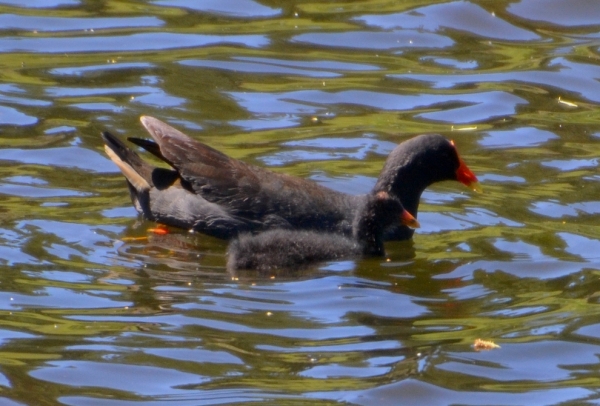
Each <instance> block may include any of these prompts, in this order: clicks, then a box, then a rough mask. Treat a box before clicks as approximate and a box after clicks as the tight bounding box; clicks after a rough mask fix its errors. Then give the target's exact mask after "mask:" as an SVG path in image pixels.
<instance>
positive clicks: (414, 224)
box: [400, 210, 421, 228]
mask: <svg viewBox="0 0 600 406" xmlns="http://www.w3.org/2000/svg"><path fill="white" fill-rule="evenodd" d="M400 223H401V224H403V225H405V226H407V227H410V228H419V227H421V224H419V222H418V221H417V219H416V218H414V217H413V215H412V214H410V213H409V212H407V211H406V210H403V211H402V213H401V214H400Z"/></svg>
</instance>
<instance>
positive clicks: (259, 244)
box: [227, 191, 419, 271]
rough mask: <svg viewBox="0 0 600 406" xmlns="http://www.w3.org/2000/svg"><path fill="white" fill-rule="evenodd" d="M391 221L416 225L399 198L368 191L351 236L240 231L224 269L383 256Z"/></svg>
mask: <svg viewBox="0 0 600 406" xmlns="http://www.w3.org/2000/svg"><path fill="white" fill-rule="evenodd" d="M390 224H402V225H405V226H408V227H411V228H416V227H419V223H418V222H417V220H416V219H415V218H414V217H413V216H412V215H411V214H410V213H408V212H407V211H406V210H405V209H404V208H403V207H402V203H400V200H398V199H397V198H395V197H391V196H390V195H389V194H388V193H387V192H383V191H381V192H377V193H375V194H369V195H367V198H366V201H365V202H364V205H363V206H362V207H361V208H360V209H359V210H358V212H357V214H356V218H355V219H354V222H353V225H352V238H349V237H346V236H343V235H340V234H334V233H329V232H322V231H312V230H283V229H276V230H269V231H265V232H263V233H260V234H257V235H252V234H240V235H239V236H238V238H236V239H234V240H232V242H231V243H230V244H229V248H228V250H227V254H228V257H227V269H228V270H237V269H255V270H259V271H267V270H271V269H280V268H283V269H294V268H300V267H304V266H306V265H309V264H311V263H314V262H323V261H331V260H338V259H344V258H348V257H359V256H361V255H364V256H383V255H384V254H385V252H384V246H383V234H384V232H385V229H386V228H387V227H388V226H389V225H390Z"/></svg>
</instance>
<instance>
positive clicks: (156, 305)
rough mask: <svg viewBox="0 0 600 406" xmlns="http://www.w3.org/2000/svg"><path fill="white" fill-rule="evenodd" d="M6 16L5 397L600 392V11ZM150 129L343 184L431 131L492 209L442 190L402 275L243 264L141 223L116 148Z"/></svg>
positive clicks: (433, 399)
mask: <svg viewBox="0 0 600 406" xmlns="http://www.w3.org/2000/svg"><path fill="white" fill-rule="evenodd" d="M0 11H1V14H0V54H1V55H2V59H1V60H2V63H1V65H2V70H1V72H2V81H1V82H0V126H1V129H2V136H1V138H0V140H1V142H2V148H0V196H1V198H2V202H3V203H2V205H1V206H0V211H1V213H2V220H3V221H2V223H1V224H0V264H1V266H2V267H3V272H2V273H1V274H0V344H1V345H2V347H1V348H0V359H1V360H2V361H1V365H2V367H1V368H0V388H1V389H2V390H1V393H0V403H2V404H6V405H25V404H27V405H33V404H36V405H38V404H48V405H54V404H57V403H58V404H65V405H100V404H102V405H119V406H121V405H133V404H140V403H142V402H143V403H144V404H156V405H158V404H165V402H167V401H168V402H169V404H173V405H203V404H206V405H208V404H238V403H240V404H241V403H258V404H263V403H264V402H266V401H271V402H272V403H273V404H287V405H300V404H306V405H317V404H323V405H325V404H356V405H373V404H377V405H396V404H410V405H417V404H422V405H447V404H464V405H484V404H489V405H492V404H493V405H499V404H502V405H550V404H596V403H598V402H600V395H599V393H598V392H599V390H600V378H599V376H598V368H599V363H598V356H597V354H598V353H600V322H599V320H600V308H597V307H596V306H598V305H600V299H599V295H598V292H599V291H600V281H599V279H598V276H599V269H600V239H599V237H600V233H599V232H598V231H597V229H596V223H597V220H598V216H599V215H600V200H599V198H598V196H599V193H598V189H599V188H600V186H599V182H600V176H599V175H598V174H597V170H598V166H599V159H600V158H599V157H600V108H599V107H598V104H599V103H600V62H599V60H600V23H599V21H600V20H599V19H598V16H600V3H598V2H594V1H588V0H544V1H542V0H520V1H516V2H515V1H511V2H509V1H495V2H484V1H473V2H466V1H450V2H435V1H429V2H422V1H421V2H419V1H405V2H389V1H381V0H376V1H369V2H346V3H344V2H316V1H315V2H312V3H311V2H298V3H294V2H268V1H261V2H258V1H253V0H237V1H199V2H194V1H189V0H176V1H158V0H157V1H143V2H122V1H114V0H106V1H102V2H94V1H88V0H51V1H49V0H28V1H22V0H18V1H17V0H0ZM142 114H147V115H151V116H155V117H157V118H159V119H161V120H163V121H166V122H168V123H170V124H172V125H174V126H176V127H177V128H180V129H182V130H183V131H185V132H187V133H188V134H190V135H192V136H193V137H195V138H196V139H199V140H202V141H204V142H207V143H209V144H210V145H212V146H214V147H215V148H217V149H219V150H221V151H223V152H226V153H227V154H230V155H232V156H234V157H236V158H240V159H243V160H245V161H247V162H251V163H254V164H258V165H261V166H265V167H269V168H271V169H273V170H276V171H279V172H285V173H290V174H294V175H297V176H302V177H306V178H310V179H312V180H314V181H316V182H319V183H321V184H323V185H326V186H328V187H331V188H333V189H336V190H340V191H345V192H351V193H364V192H366V191H368V190H369V189H370V188H371V187H372V186H373V184H374V182H375V179H376V177H377V175H378V173H379V171H380V169H381V167H382V164H383V161H384V160H385V158H386V156H387V154H388V153H389V152H390V151H391V150H392V149H393V148H394V146H395V145H396V144H397V143H399V142H401V141H402V140H405V139H407V138H409V137H411V136H413V135H416V134H419V133H425V132H438V133H442V134H444V135H446V136H447V137H449V138H452V139H454V140H455V142H456V145H457V146H458V148H459V150H460V152H461V155H462V156H463V158H464V159H465V161H466V162H467V163H468V164H469V166H470V167H471V168H472V169H473V170H474V171H475V172H476V173H477V175H478V176H479V178H480V180H481V181H482V183H483V187H484V193H483V194H474V193H472V192H470V191H469V190H466V189H464V188H463V187H461V186H460V185H459V184H453V183H443V184H438V185H435V186H434V187H432V188H430V189H428V190H427V191H426V192H425V193H424V195H423V198H422V202H421V207H420V212H419V220H420V222H421V224H422V228H421V229H419V230H418V231H417V233H416V235H415V237H414V239H413V241H411V242H390V243H388V244H387V245H386V249H387V253H388V258H387V259H386V260H380V259H365V260H362V261H339V262H332V263H327V264H321V265H319V266H316V267H313V268H309V269H306V270H302V271H294V272H291V271H279V272H268V273H257V272H235V273H230V272H227V271H226V270H225V250H226V242H224V241H220V240H216V239H213V238H209V237H206V236H202V235H198V234H188V233H186V232H182V231H177V230H171V232H170V233H169V234H167V235H164V236H162V235H153V234H152V233H148V231H147V230H148V228H151V227H153V224H152V223H150V222H146V221H143V220H142V219H140V218H139V217H138V216H137V215H136V213H135V211H134V209H133V208H132V207H131V203H130V200H129V197H128V192H127V188H126V185H125V182H124V179H123V177H122V176H121V174H120V173H119V171H118V169H117V168H116V167H115V166H114V165H113V163H112V162H110V160H108V158H107V157H106V156H105V155H104V153H103V148H102V141H101V139H100V137H99V133H100V131H102V130H105V129H108V130H110V131H112V132H115V133H117V134H119V135H125V134H127V135H136V136H142V135H144V134H143V133H144V132H143V130H142V128H141V125H140V124H139V121H138V118H139V116H140V115H142ZM148 159H150V158H148ZM596 286H598V288H596ZM477 338H482V339H486V340H491V341H493V342H495V343H496V344H498V345H500V348H497V349H493V350H488V351H476V349H475V348H474V346H473V343H474V340H475V339H477Z"/></svg>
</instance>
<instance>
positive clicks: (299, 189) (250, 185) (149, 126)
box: [102, 116, 478, 240]
mask: <svg viewBox="0 0 600 406" xmlns="http://www.w3.org/2000/svg"><path fill="white" fill-rule="evenodd" d="M140 120H141V122H142V124H143V126H144V127H145V128H146V130H148V132H149V133H150V135H151V136H152V138H153V139H154V141H150V140H144V139H139V138H129V140H130V141H131V142H133V143H134V144H136V145H139V146H141V147H142V148H144V149H146V150H147V151H149V152H151V153H152V154H154V155H156V156H157V157H159V158H160V159H161V160H163V161H165V162H166V163H168V164H169V165H170V166H171V168H172V169H164V168H157V167H155V166H152V165H150V164H149V163H147V162H145V161H143V160H142V159H141V158H140V157H139V155H137V154H136V153H135V152H134V151H133V150H131V149H130V148H128V147H127V146H126V145H125V144H124V143H123V142H122V141H120V140H119V139H118V138H116V137H115V136H113V135H112V134H110V133H108V132H104V133H102V137H103V138H104V141H105V151H106V153H107V154H108V156H109V157H110V159H112V161H113V162H114V163H115V164H116V165H117V166H118V167H119V168H120V169H121V171H122V172H123V174H124V175H125V178H126V179H127V183H128V186H129V191H130V194H131V199H132V201H133V204H134V206H135V208H136V209H137V211H138V212H140V213H142V214H143V215H144V216H145V217H146V218H148V219H149V220H154V221H158V222H160V223H164V224H167V225H172V226H175V227H180V228H185V229H189V230H194V231H200V232H203V233H205V234H209V235H212V236H215V237H219V238H225V239H229V238H232V237H235V236H237V235H238V234H239V233H246V232H252V233H256V232H260V231H266V230H269V229H293V230H316V231H328V232H332V233H338V234H344V235H350V234H351V233H352V222H353V219H354V218H355V217H356V214H357V212H358V210H359V209H360V208H361V207H363V206H364V205H365V202H366V201H367V199H368V195H349V194H346V193H341V192H337V191H334V190H331V189H329V188H326V187H323V186H321V185H318V184H316V183H314V182H312V181H310V180H306V179H302V178H297V177H293V176H290V175H286V174H279V173H275V172H271V171H269V170H267V169H264V168H261V167H258V166H254V165H250V164H247V163H245V162H242V161H239V160H237V159H233V158H230V157H228V156H227V155H225V154H223V153H221V152H219V151H217V150H215V149H213V148H211V147H209V146H207V145H205V144H203V143H201V142H198V141H196V140H194V139H192V138H190V137H188V136H187V135H185V134H183V133H182V132H180V131H178V130H176V129H175V128H173V127H171V126H169V125H167V124H165V123H163V122H162V121H160V120H157V119H156V118H153V117H148V116H142V117H141V119H140ZM443 180H457V181H459V182H461V183H464V184H465V185H467V186H469V187H472V188H473V189H476V188H477V185H478V184H477V178H476V177H475V175H474V174H473V172H471V170H469V168H468V167H467V166H466V165H465V163H464V162H463V161H462V159H461V158H460V157H459V155H458V152H457V151H456V148H455V146H454V144H453V143H452V142H451V141H449V140H447V139H446V138H444V137H442V136H441V135H420V136H417V137H415V138H412V139H410V140H407V141H405V142H403V143H401V144H399V145H398V146H397V147H396V148H395V149H394V150H393V151H392V152H391V154H390V155H389V157H388V158H387V161H386V163H385V165H384V167H383V170H382V171H381V174H380V176H379V178H378V180H377V183H376V184H375V187H374V188H373V190H372V192H371V194H372V195H374V194H376V193H377V192H380V191H384V192H388V193H389V194H390V196H392V197H396V198H398V199H400V201H401V202H402V205H403V206H404V207H405V208H406V210H408V211H409V212H410V213H411V214H412V215H413V216H415V217H416V216H417V210H418V207H419V199H420V197H421V193H422V192H423V190H425V188H426V187H428V186H429V185H431V184H432V183H435V182H438V181H443ZM413 231H414V230H411V229H409V228H408V227H406V226H405V225H399V226H390V227H389V228H388V229H387V230H386V232H385V236H384V238H385V239H386V240H405V239H409V238H411V237H412V234H413Z"/></svg>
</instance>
